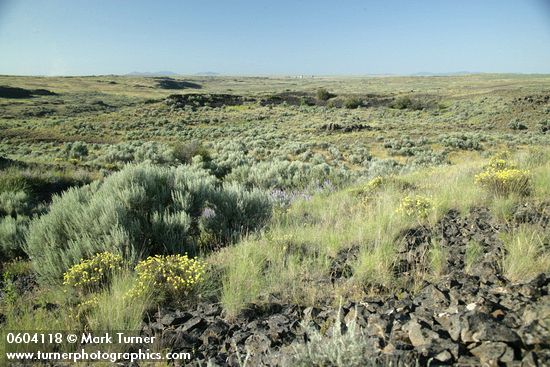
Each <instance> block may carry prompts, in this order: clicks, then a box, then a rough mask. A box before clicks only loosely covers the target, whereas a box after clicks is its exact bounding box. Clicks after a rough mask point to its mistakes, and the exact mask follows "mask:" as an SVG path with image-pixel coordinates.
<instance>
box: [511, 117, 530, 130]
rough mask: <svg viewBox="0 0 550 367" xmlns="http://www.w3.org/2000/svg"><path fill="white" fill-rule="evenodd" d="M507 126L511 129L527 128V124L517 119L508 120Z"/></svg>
mask: <svg viewBox="0 0 550 367" xmlns="http://www.w3.org/2000/svg"><path fill="white" fill-rule="evenodd" d="M508 127H509V128H510V129H512V130H527V126H526V125H525V124H524V123H522V122H521V121H519V120H517V119H514V120H512V121H510V123H509V124H508Z"/></svg>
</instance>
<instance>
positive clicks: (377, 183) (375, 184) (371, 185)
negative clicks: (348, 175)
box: [366, 176, 384, 191]
mask: <svg viewBox="0 0 550 367" xmlns="http://www.w3.org/2000/svg"><path fill="white" fill-rule="evenodd" d="M383 183H384V179H383V178H382V177H380V176H376V177H375V178H373V179H372V180H370V181H369V182H367V186H366V189H367V190H368V191H374V190H376V189H378V188H379V187H381V186H382V184H383Z"/></svg>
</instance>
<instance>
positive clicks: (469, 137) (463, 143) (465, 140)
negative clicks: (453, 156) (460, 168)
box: [441, 133, 482, 150]
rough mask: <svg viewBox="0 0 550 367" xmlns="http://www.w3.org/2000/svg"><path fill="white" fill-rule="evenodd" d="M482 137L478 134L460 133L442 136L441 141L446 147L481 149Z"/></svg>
mask: <svg viewBox="0 0 550 367" xmlns="http://www.w3.org/2000/svg"><path fill="white" fill-rule="evenodd" d="M481 141H482V138H481V137H480V136H479V135H477V134H471V133H458V134H449V135H446V136H443V137H441V143H442V144H443V146H445V147H449V148H456V149H462V150H481V149H482V146H481Z"/></svg>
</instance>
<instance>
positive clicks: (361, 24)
mask: <svg viewBox="0 0 550 367" xmlns="http://www.w3.org/2000/svg"><path fill="white" fill-rule="evenodd" d="M159 70H163V71H164V70H168V71H174V72H177V73H182V74H193V73H197V72H204V71H213V72H218V73H223V74H234V75H236V74H242V75H266V74H278V75H281V74H316V75H344V74H354V75H363V74H385V73H392V74H410V73H417V72H454V71H479V72H523V73H550V0H424V1H419V0H378V1H369V0H363V1H359V0H350V1H344V0H342V1H323V0H316V1H313V0H312V1H300V0H279V1H261V0H255V1H254V0H219V1H214V0H192V1H188V0H180V1H176V0H173V1H162V0H159V1H153V0H150V1H142V0H95V1H86V0H0V74H25V75H29V74H42V75H89V74H111V73H112V74H125V73H128V72H132V71H159Z"/></svg>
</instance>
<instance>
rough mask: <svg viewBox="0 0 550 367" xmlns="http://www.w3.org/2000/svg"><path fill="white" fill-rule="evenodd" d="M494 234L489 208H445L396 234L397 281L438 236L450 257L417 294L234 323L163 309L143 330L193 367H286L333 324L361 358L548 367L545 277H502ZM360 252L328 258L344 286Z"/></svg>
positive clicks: (260, 308) (277, 304)
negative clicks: (359, 345) (432, 220)
mask: <svg viewBox="0 0 550 367" xmlns="http://www.w3.org/2000/svg"><path fill="white" fill-rule="evenodd" d="M497 232H498V227H497V226H496V224H495V223H494V222H493V220H492V218H491V216H490V215H489V213H488V211H487V210H485V209H482V208H477V209H474V210H472V211H471V212H470V213H468V214H467V215H461V214H460V213H459V212H457V211H450V212H449V213H447V214H446V215H445V216H444V217H443V218H442V219H441V221H440V222H439V223H437V225H436V226H435V227H434V228H428V227H425V226H420V227H417V228H412V229H409V230H407V231H405V232H403V233H401V235H400V239H401V242H400V243H401V248H400V249H399V252H398V254H399V256H400V258H399V259H397V261H396V263H397V264H400V265H404V266H403V267H396V269H395V270H396V271H398V272H400V274H401V275H403V276H405V275H406V274H407V272H409V271H411V270H414V269H418V266H422V258H420V257H421V256H423V253H424V251H425V250H426V249H427V248H428V247H427V246H428V244H429V243H430V241H432V240H433V239H434V238H438V239H441V241H442V242H441V246H443V247H444V249H445V251H448V253H449V254H450V256H449V257H452V259H449V261H448V263H447V274H446V275H444V276H442V277H441V278H440V279H438V280H434V281H431V282H425V283H424V284H423V285H422V286H421V287H420V289H418V290H417V291H415V292H414V293H413V292H410V291H407V290H401V291H399V292H396V294H398V296H397V295H393V294H389V295H385V296H384V295H379V296H370V297H367V298H365V299H363V300H362V301H361V302H346V303H344V304H343V305H341V306H340V307H338V308H335V307H331V306H322V305H318V306H316V307H307V308H302V307H300V306H297V305H291V304H284V303H282V302H281V301H278V300H277V299H276V298H275V297H271V299H270V302H267V303H265V304H262V305H250V306H249V307H248V308H247V309H245V310H243V311H242V312H241V314H239V315H237V316H236V317H235V318H233V319H226V318H225V317H224V313H223V312H222V309H221V307H220V305H218V304H206V303H203V304H199V305H197V306H196V308H195V309H193V310H186V311H178V310H161V311H159V312H157V313H156V314H154V315H152V316H151V318H150V320H149V321H148V322H146V323H145V325H144V327H143V331H142V332H143V333H144V334H148V335H149V334H156V335H160V336H161V340H162V344H163V345H164V346H165V347H167V348H169V349H173V350H186V351H190V352H191V353H193V356H194V359H193V363H194V365H205V364H206V362H207V361H210V362H211V363H213V365H218V366H239V365H241V364H242V362H243V358H245V356H248V357H247V358H248V359H247V364H248V365H254V366H287V365H289V364H288V363H290V365H292V364H291V362H289V361H292V353H293V349H292V347H291V346H292V345H293V344H295V343H304V342H305V343H307V342H309V341H310V340H311V337H310V333H311V332H312V330H314V331H316V332H321V333H323V334H324V335H326V336H330V335H332V333H334V332H335V331H337V330H338V326H339V332H341V333H347V332H351V330H352V329H351V328H350V329H348V327H347V325H350V323H351V322H354V323H355V325H356V328H355V329H354V330H355V333H357V337H358V338H359V337H360V338H362V341H363V344H364V351H363V353H364V355H365V356H368V358H369V360H371V361H374V362H375V363H379V364H380V365H388V364H390V363H391V364H392V365H394V366H411V365H457V366H477V365H487V366H500V365H518V366H545V365H550V330H549V327H550V326H549V323H548V322H549V320H550V295H549V286H550V275H549V274H540V275H539V276H537V277H536V278H534V279H533V280H531V281H530V282H527V283H525V284H512V283H511V282H510V281H509V280H507V279H506V278H505V277H503V276H502V275H501V274H500V273H499V268H498V266H496V265H495V264H496V262H497V261H498V259H500V258H501V256H502V254H503V248H502V244H501V243H500V242H499V240H498V237H497ZM472 239H475V240H476V241H477V242H478V243H480V244H481V245H482V248H483V252H484V257H483V258H482V260H481V261H480V264H481V265H480V267H481V268H484V270H483V271H474V272H473V273H468V272H467V271H466V269H465V263H464V256H465V248H466V245H467V243H468V241H470V240H472ZM356 254H357V250H356V249H355V248H353V247H352V248H350V249H346V250H343V251H341V252H339V253H338V254H337V255H336V256H335V257H334V258H333V259H332V266H331V276H332V278H333V281H334V282H336V281H341V280H345V277H346V276H347V273H346V272H347V270H346V269H347V268H346V264H349V263H350V262H352V261H354V259H355V258H356ZM415 267H416V268H415ZM386 294H388V293H386ZM334 325H336V327H334ZM303 326H305V328H304V327H303ZM285 363H287V364H285Z"/></svg>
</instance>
